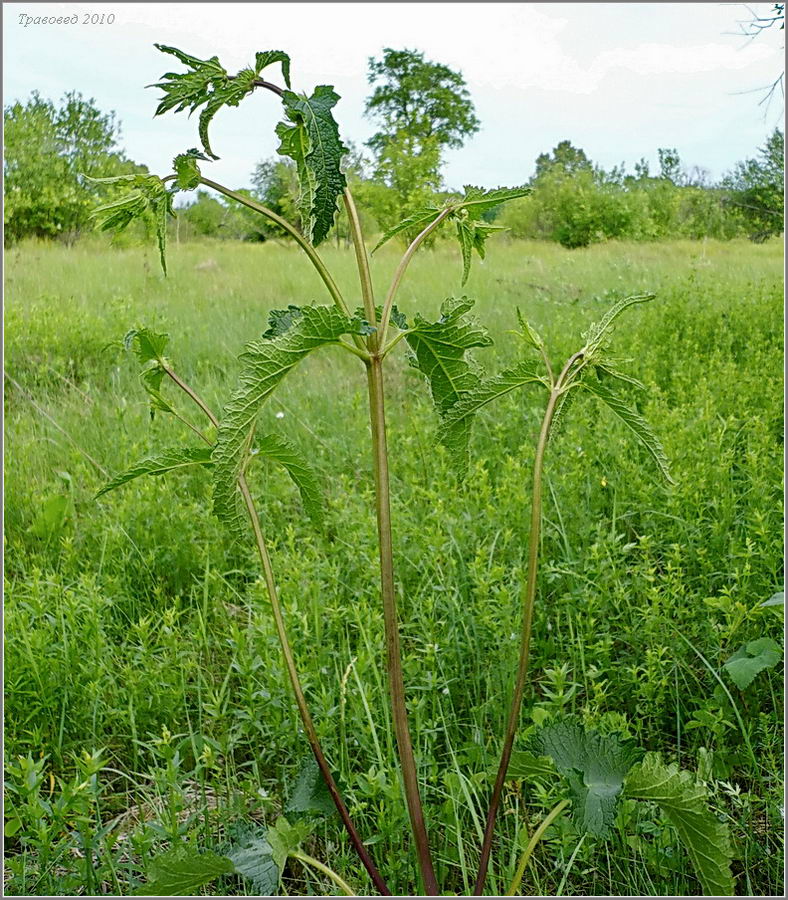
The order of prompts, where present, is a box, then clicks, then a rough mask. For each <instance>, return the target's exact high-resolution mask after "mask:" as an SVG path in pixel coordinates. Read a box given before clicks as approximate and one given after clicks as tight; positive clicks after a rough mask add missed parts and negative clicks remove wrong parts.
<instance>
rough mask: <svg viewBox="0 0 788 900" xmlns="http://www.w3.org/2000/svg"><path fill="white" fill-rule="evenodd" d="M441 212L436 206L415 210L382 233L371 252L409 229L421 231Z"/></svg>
mask: <svg viewBox="0 0 788 900" xmlns="http://www.w3.org/2000/svg"><path fill="white" fill-rule="evenodd" d="M440 213H441V210H440V208H439V207H437V206H425V207H423V208H422V209H419V210H417V211H416V212H414V213H411V214H410V215H409V216H407V218H405V219H403V220H402V221H401V222H398V223H397V224H396V225H394V226H393V227H392V228H389V230H388V231H386V232H384V234H383V235H382V237H381V238H380V240H379V241H378V242H377V244H375V246H374V248H373V250H372V252H373V253H374V252H375V250H378V249H379V248H380V247H382V246H383V245H384V244H385V243H386V242H387V241H390V240H391V238H393V237H395V235H398V234H400V232H403V231H407V230H409V229H411V228H412V229H413V230H414V231H415V230H416V229H417V228H418V229H419V231H423V230H424V229H425V228H426V227H427V226H428V225H429V224H430V222H433V221H435V219H437V218H438V216H439V215H440Z"/></svg>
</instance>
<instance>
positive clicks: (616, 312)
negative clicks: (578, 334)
mask: <svg viewBox="0 0 788 900" xmlns="http://www.w3.org/2000/svg"><path fill="white" fill-rule="evenodd" d="M654 296H655V295H654V294H633V295H632V296H631V297H624V298H623V299H622V300H619V301H618V303H616V304H614V305H613V306H612V307H611V308H610V309H609V310H608V311H607V312H606V313H605V315H604V316H603V317H602V320H601V321H600V322H599V323H598V324H597V323H594V324H593V325H591V327H590V328H589V329H588V331H587V332H586V335H585V338H586V345H585V347H584V348H583V350H584V354H585V357H586V358H587V359H591V358H593V357H594V356H595V354H596V353H597V351H598V350H599V349H600V348H601V347H602V346H603V344H604V341H605V338H606V337H607V336H608V335H609V334H610V331H611V329H612V327H613V323H614V322H615V320H616V319H617V318H618V317H619V316H620V315H621V313H622V312H623V311H624V310H625V309H628V308H629V307H630V306H634V305H635V304H636V303H648V302H649V300H653V299H654Z"/></svg>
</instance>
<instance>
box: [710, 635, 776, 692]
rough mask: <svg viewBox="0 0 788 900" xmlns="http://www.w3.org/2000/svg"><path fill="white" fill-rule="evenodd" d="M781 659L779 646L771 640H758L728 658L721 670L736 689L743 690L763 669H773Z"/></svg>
mask: <svg viewBox="0 0 788 900" xmlns="http://www.w3.org/2000/svg"><path fill="white" fill-rule="evenodd" d="M781 657H782V650H781V649H780V645H779V644H778V643H777V642H776V641H773V640H772V639H771V638H767V637H764V638H758V640H755V641H750V642H749V643H748V644H745V645H744V646H743V647H739V649H738V650H737V651H736V652H735V653H734V654H733V656H731V657H730V659H729V660H728V661H727V662H726V663H725V664H724V665H723V669H725V671H726V672H727V673H728V674H729V675H730V676H731V679H732V680H733V683H734V684H735V685H736V687H738V688H740V689H741V690H744V689H745V688H746V687H749V686H750V684H751V682H752V680H753V678H755V676H756V675H757V674H758V673H759V672H762V671H763V670H764V669H773V668H774V667H775V666H776V665H777V663H778V662H779V661H780V658H781Z"/></svg>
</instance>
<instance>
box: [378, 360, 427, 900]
mask: <svg viewBox="0 0 788 900" xmlns="http://www.w3.org/2000/svg"><path fill="white" fill-rule="evenodd" d="M367 380H368V387H369V411H370V424H371V428H372V451H373V467H374V470H375V503H376V513H377V522H378V541H379V547H380V589H381V596H382V599H383V618H384V621H385V631H386V669H387V672H388V681H389V694H390V698H391V713H392V719H393V722H394V733H395V736H396V739H397V750H398V752H399V761H400V768H401V770H402V780H403V783H404V786H405V799H406V801H407V804H408V813H409V814H410V822H411V828H412V830H413V837H414V840H415V842H416V852H417V855H418V859H419V868H420V870H421V876H422V879H423V881H424V889H425V891H426V892H427V894H428V895H430V896H437V895H438V893H439V890H438V882H437V880H436V878H435V871H434V869H433V865H432V857H431V855H430V845H429V838H428V836H427V827H426V825H425V823H424V813H423V810H422V805H421V797H420V795H419V782H418V773H417V770H416V761H415V759H414V756H413V745H412V744H411V739H410V731H409V728H408V710H407V706H406V704H405V681H404V677H403V673H402V651H401V648H400V640H399V625H398V622H397V598H396V592H395V587H394V556H393V547H392V538H391V502H390V498H389V468H388V450H387V447H386V413H385V406H384V393H383V366H382V362H381V360H380V358H378V357H373V359H372V361H371V362H370V363H368V365H367Z"/></svg>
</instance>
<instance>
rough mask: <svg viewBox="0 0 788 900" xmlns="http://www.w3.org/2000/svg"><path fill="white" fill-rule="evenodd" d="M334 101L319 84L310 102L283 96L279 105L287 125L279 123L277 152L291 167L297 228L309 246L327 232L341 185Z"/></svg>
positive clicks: (340, 147) (333, 94)
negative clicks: (295, 176)
mask: <svg viewBox="0 0 788 900" xmlns="http://www.w3.org/2000/svg"><path fill="white" fill-rule="evenodd" d="M338 100H339V94H337V93H336V91H334V89H333V88H332V87H331V86H329V85H325V84H321V85H318V86H317V87H316V88H315V90H314V92H313V93H312V96H311V97H307V96H306V95H303V96H299V95H298V94H294V93H293V92H292V91H285V92H284V94H283V96H282V102H283V103H284V105H285V114H286V116H287V118H288V120H289V123H290V124H288V123H285V122H280V123H279V125H278V126H277V129H276V133H277V135H278V136H279V138H280V140H281V144H280V146H279V149H278V151H277V152H278V153H279V154H281V155H282V156H289V157H290V158H291V159H292V160H294V161H295V163H296V171H297V173H298V181H299V186H300V189H301V194H300V197H299V212H300V214H301V223H302V225H303V228H304V232H305V233H306V235H307V236H308V237H309V239H310V240H311V242H312V243H313V244H315V245H317V244H319V243H320V242H321V241H322V240H323V239H324V238H325V237H326V236H327V235H328V232H329V231H330V230H331V226H332V225H333V224H334V216H335V215H336V212H337V198H338V197H339V196H340V194H341V193H342V192H343V191H344V190H345V185H346V181H345V176H344V175H343V174H342V171H341V169H340V163H341V161H342V157H343V156H344V155H345V154H346V153H347V147H345V146H344V144H343V143H342V141H341V140H340V137H339V128H338V127H337V123H336V121H335V119H334V116H333V114H332V112H331V110H332V109H333V107H334V106H335V105H336V103H337V101H338Z"/></svg>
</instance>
